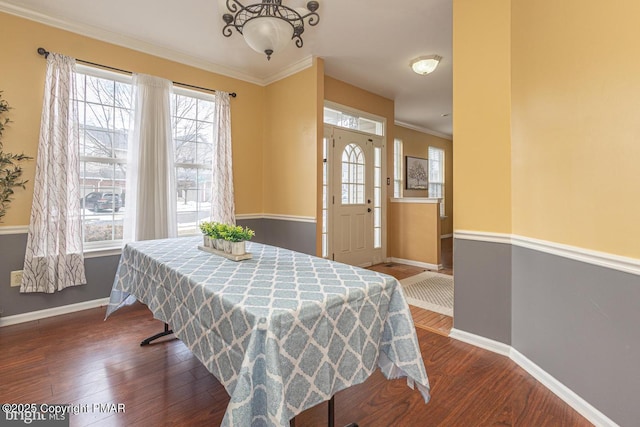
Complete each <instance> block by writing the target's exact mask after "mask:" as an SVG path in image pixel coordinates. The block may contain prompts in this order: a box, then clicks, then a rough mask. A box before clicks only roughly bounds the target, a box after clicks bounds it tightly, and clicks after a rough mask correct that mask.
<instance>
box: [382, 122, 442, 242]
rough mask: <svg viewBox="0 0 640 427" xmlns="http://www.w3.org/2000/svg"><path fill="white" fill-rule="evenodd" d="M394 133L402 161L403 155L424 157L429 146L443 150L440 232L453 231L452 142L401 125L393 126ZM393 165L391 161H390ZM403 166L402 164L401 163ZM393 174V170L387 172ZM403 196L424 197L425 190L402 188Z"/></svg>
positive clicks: (425, 194)
mask: <svg viewBox="0 0 640 427" xmlns="http://www.w3.org/2000/svg"><path fill="white" fill-rule="evenodd" d="M394 133H395V137H396V138H400V139H401V140H402V146H403V148H402V151H403V160H402V161H403V162H404V156H413V157H421V158H423V159H426V158H427V157H428V153H429V147H430V146H431V147H436V148H441V149H443V150H444V162H445V165H444V173H445V187H444V191H445V195H444V196H445V197H444V199H445V215H446V218H444V219H443V220H442V223H441V230H442V234H451V233H453V142H452V141H450V140H448V139H444V138H440V137H438V136H433V135H429V134H427V133H424V132H419V131H416V130H413V129H408V128H406V127H402V126H395V127H394ZM391 166H393V162H392V163H391ZM403 167H404V164H403ZM389 175H390V176H393V171H390V172H389ZM403 192H404V197H426V196H427V191H426V190H407V189H404V190H403Z"/></svg>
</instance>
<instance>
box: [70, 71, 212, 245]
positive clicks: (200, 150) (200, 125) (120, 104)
mask: <svg viewBox="0 0 640 427" xmlns="http://www.w3.org/2000/svg"><path fill="white" fill-rule="evenodd" d="M76 92H77V99H78V116H79V119H80V165H81V166H80V185H81V194H80V196H81V207H82V219H83V224H84V227H83V233H84V241H85V242H87V243H89V247H90V246H91V245H95V244H98V245H100V244H104V243H107V244H108V243H113V242H114V241H118V240H121V239H122V238H123V224H124V214H125V212H126V209H127V197H126V188H125V187H126V173H127V171H126V169H127V164H126V163H127V145H128V138H129V129H130V121H131V114H132V108H133V99H132V96H133V93H132V86H131V77H129V76H122V75H118V74H114V73H107V72H104V71H101V70H93V69H87V68H84V67H83V68H82V70H80V71H79V72H78V73H77V74H76ZM175 92H176V93H175V94H174V95H173V100H172V101H173V102H172V115H173V130H174V134H173V137H174V144H175V146H174V152H175V167H176V194H177V200H178V206H177V209H178V215H177V216H178V233H179V234H180V235H186V234H196V233H197V232H198V223H199V221H202V220H204V219H208V217H209V212H210V206H211V205H210V194H211V165H212V155H213V154H212V153H213V150H212V143H213V113H214V101H213V96H208V95H204V94H200V93H195V92H193V91H186V90H182V89H177V90H175ZM93 242H96V243H93Z"/></svg>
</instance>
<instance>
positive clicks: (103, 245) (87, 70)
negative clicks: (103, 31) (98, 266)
mask: <svg viewBox="0 0 640 427" xmlns="http://www.w3.org/2000/svg"><path fill="white" fill-rule="evenodd" d="M76 74H79V75H85V76H91V77H97V78H101V79H105V80H110V81H114V82H118V83H123V84H128V85H131V84H132V83H133V78H132V76H130V75H126V74H120V73H115V72H112V71H107V70H104V69H101V68H94V67H89V66H85V65H79V64H78V65H76ZM81 102H86V101H80V100H78V104H80V103H81ZM104 105H106V104H104ZM83 111H84V110H83ZM85 112H86V111H85ZM129 112H131V108H129ZM81 123H84V117H83V118H82V121H81ZM127 130H128V129H127ZM80 144H84V141H81V142H80ZM79 160H80V168H81V169H83V167H84V166H83V165H84V163H105V164H110V165H114V167H115V165H118V164H125V165H126V163H127V159H126V157H125V158H117V157H91V156H85V155H80V156H79ZM80 184H81V185H82V181H81V183H80ZM125 188H126V178H125V182H124V183H123V185H122V189H125ZM114 189H115V187H114ZM92 191H95V189H94V190H92ZM125 191H126V190H125ZM87 194H88V193H87ZM85 195H86V194H85V191H82V193H81V197H82V198H83V202H84V197H85ZM82 205H83V206H84V203H83V204H82ZM125 205H126V202H125ZM118 216H119V217H122V223H123V226H124V214H118ZM115 217H116V213H115V212H112V221H111V224H112V226H115V225H116V224H117V222H118V221H117V220H116V219H115ZM86 218H87V217H86V212H85V209H84V208H83V210H82V233H83V236H82V238H83V240H84V239H85V236H84V232H85V223H86V221H87V219H86ZM123 242H124V241H123V240H122V239H111V240H98V241H92V242H87V241H84V242H83V247H84V251H85V252H96V251H102V250H110V249H116V248H121V247H122V246H123Z"/></svg>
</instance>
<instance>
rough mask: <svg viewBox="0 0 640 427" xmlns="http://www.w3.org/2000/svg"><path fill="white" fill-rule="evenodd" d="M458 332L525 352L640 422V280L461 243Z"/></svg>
mask: <svg viewBox="0 0 640 427" xmlns="http://www.w3.org/2000/svg"><path fill="white" fill-rule="evenodd" d="M454 265H455V292H454V327H455V328H456V329H458V330H461V331H465V332H470V333H472V334H476V335H479V336H482V337H486V338H490V339H493V340H496V341H499V342H502V343H505V344H508V345H511V346H512V347H513V348H514V349H516V350H517V351H519V352H520V353H521V354H522V355H524V356H525V357H526V358H527V359H529V360H531V361H532V362H533V363H535V364H536V365H538V366H539V367H540V368H541V369H542V370H543V371H545V372H546V373H548V374H550V375H551V376H553V377H554V378H555V379H557V380H558V381H559V382H560V383H562V384H564V385H565V386H567V387H568V388H569V389H570V390H572V391H573V392H574V393H576V394H577V395H578V396H580V397H581V398H583V399H585V400H586V401H587V402H588V403H589V404H590V405H592V406H593V407H595V408H596V409H598V410H599V411H600V412H602V413H603V414H605V415H606V416H607V417H608V418H610V419H611V420H613V421H614V422H616V423H617V424H619V425H621V426H636V425H638V420H639V419H640V405H638V403H637V401H638V396H640V367H639V364H640V277H638V276H637V275H633V274H629V273H623V272H620V271H617V270H613V269H609V268H605V267H599V266H595V265H592V264H588V263H584V262H580V261H575V260H571V259H568V258H564V257H561V256H558V255H551V254H548V253H545V252H540V251H536V250H532V249H527V248H522V247H519V246H512V245H510V244H501V243H490V242H481V241H472V240H466V239H455V241H454Z"/></svg>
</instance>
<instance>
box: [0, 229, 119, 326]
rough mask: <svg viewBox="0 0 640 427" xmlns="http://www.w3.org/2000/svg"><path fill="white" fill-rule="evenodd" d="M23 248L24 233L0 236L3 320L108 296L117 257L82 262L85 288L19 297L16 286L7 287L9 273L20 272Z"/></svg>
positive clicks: (25, 237) (0, 287) (25, 240)
mask: <svg viewBox="0 0 640 427" xmlns="http://www.w3.org/2000/svg"><path fill="white" fill-rule="evenodd" d="M26 245H27V235H26V234H9V235H0V310H1V311H2V314H1V315H2V316H3V317H4V316H13V315H16V314H24V313H29V312H32V311H38V310H45V309H48V308H54V307H60V306H63V305H69V304H75V303H79V302H85V301H91V300H96V299H100V298H106V297H108V296H109V293H110V292H111V286H112V285H113V278H114V277H115V274H116V268H117V266H118V260H119V259H120V257H119V256H117V255H114V256H106V257H100V258H88V259H85V261H84V265H85V270H86V276H87V284H86V285H81V286H74V287H71V288H67V289H64V290H63V291H61V292H56V293H53V294H44V293H30V294H21V293H20V288H19V287H13V288H12V287H10V286H9V285H10V283H11V281H10V274H11V272H12V271H14V270H22V267H23V265H24V252H25V249H26Z"/></svg>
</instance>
